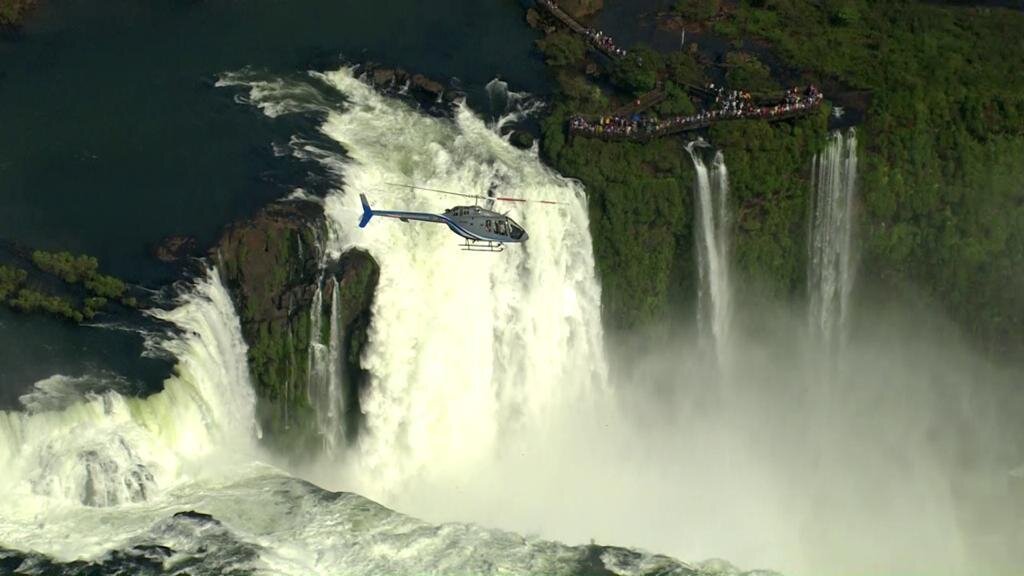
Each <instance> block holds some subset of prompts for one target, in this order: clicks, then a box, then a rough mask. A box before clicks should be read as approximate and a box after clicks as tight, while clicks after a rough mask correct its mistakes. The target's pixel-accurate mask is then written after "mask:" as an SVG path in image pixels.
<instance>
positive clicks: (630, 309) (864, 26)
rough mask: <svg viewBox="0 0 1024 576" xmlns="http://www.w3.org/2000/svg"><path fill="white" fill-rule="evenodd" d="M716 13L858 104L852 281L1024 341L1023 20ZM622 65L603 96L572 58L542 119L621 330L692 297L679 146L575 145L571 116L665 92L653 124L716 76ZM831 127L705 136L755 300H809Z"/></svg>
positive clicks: (741, 67) (756, 71)
mask: <svg viewBox="0 0 1024 576" xmlns="http://www.w3.org/2000/svg"><path fill="white" fill-rule="evenodd" d="M675 9H676V10H677V11H678V12H679V13H680V14H682V15H683V16H684V18H687V19H689V20H694V21H704V20H707V19H709V18H711V17H712V16H713V15H715V14H716V13H717V12H718V10H719V6H718V3H717V2H702V1H697V0H694V1H687V0H681V1H680V2H677V3H676V6H675ZM725 10H726V11H725V12H723V14H725V17H724V18H721V19H718V20H716V22H715V25H714V30H715V31H716V32H718V33H721V34H727V35H729V36H730V37H731V38H732V39H733V40H734V41H735V44H736V45H737V46H739V41H740V40H741V39H744V38H746V39H750V38H752V37H753V38H756V39H759V40H760V41H762V42H763V43H766V44H767V45H768V46H770V49H772V50H774V51H775V52H776V54H777V55H778V56H779V57H780V58H781V59H782V60H783V61H784V63H785V65H786V66H788V67H791V68H794V69H798V70H800V74H801V76H802V78H803V83H815V84H818V85H819V86H824V87H825V89H826V94H827V96H829V97H830V98H832V99H834V100H839V101H840V102H842V103H843V104H844V105H849V106H856V107H858V108H861V109H864V110H865V111H866V113H865V121H864V124H863V125H862V126H861V127H860V134H861V138H860V142H861V146H862V150H861V167H860V180H861V197H860V205H859V207H858V212H857V214H858V217H859V218H860V219H861V226H860V234H859V243H860V244H861V245H862V252H861V260H862V268H863V273H862V274H861V278H862V279H863V280H864V281H868V282H872V283H874V284H880V285H882V286H886V287H894V286H907V285H909V286H914V287H916V288H917V289H918V290H920V291H922V292H924V295H925V296H928V297H930V298H931V299H933V300H934V301H936V302H938V303H939V304H941V305H942V306H943V307H944V308H945V309H946V310H948V311H949V312H950V313H951V314H952V315H953V316H954V317H955V318H956V319H957V320H958V321H959V323H960V324H961V325H962V326H964V327H965V328H966V329H967V330H968V331H969V332H971V333H972V334H974V335H975V336H976V337H977V338H978V341H979V342H982V343H984V345H986V346H987V347H988V348H989V349H991V350H993V351H998V350H1004V351H1006V350H1020V349H1021V348H1022V347H1024V192H1022V187H1021V184H1020V183H1021V182H1022V181H1024V74H1021V70H1022V69H1024V58H1022V56H1021V53H1020V42H1019V39H1020V38H1021V37H1024V14H1021V13H1019V12H1016V11H1011V10H1005V9H980V8H959V7H948V6H939V5H933V4H927V3H924V2H917V1H911V0H901V1H898V2H880V1H874V0H823V1H822V2H804V1H802V0H744V1H741V2H740V3H739V5H738V6H736V7H734V8H727V9H725ZM631 56H637V57H636V58H632V57H631V58H627V59H624V60H622V61H621V62H618V63H614V64H612V65H611V66H610V67H609V69H607V70H605V71H604V73H605V77H606V78H607V79H608V80H610V81H611V83H612V85H613V86H614V87H615V88H617V89H618V90H617V91H607V90H601V89H599V88H598V84H596V83H593V82H591V80H590V78H588V76H584V75H583V74H581V73H580V69H579V68H580V67H579V63H578V62H577V63H570V64H565V65H563V66H562V67H560V72H558V74H559V103H558V105H556V106H554V107H553V108H552V113H551V115H550V117H549V118H548V119H547V120H546V121H545V123H544V125H543V142H542V151H543V152H544V154H545V156H546V158H547V159H548V160H549V161H550V162H551V163H552V164H553V165H554V166H555V168H557V169H558V170H560V171H562V172H563V173H565V174H567V175H570V176H573V177H578V178H580V179H581V180H582V181H583V182H584V183H585V184H586V186H587V190H588V192H589V194H590V198H591V228H592V233H593V238H594V247H595V257H596V259H597V267H598V270H599V272H600V273H601V278H602V283H603V286H604V305H605V306H604V310H605V314H606V320H608V321H609V326H610V327H613V328H629V327H632V326H638V325H642V324H645V323H647V322H650V321H652V320H653V319H655V318H657V317H658V315H659V313H660V311H661V310H663V309H665V308H666V307H667V306H669V305H671V304H672V303H673V302H676V301H686V300H687V299H688V298H691V297H692V294H691V295H687V294H685V291H686V290H689V289H690V288H691V283H692V281H693V279H692V269H691V268H692V263H690V262H689V260H691V259H692V254H691V246H690V244H691V239H690V238H689V235H690V234H692V228H691V226H692V223H691V217H690V215H689V209H690V201H691V200H690V196H691V192H690V188H691V186H692V184H691V179H692V170H691V169H690V166H689V160H688V158H686V156H685V151H683V150H682V147H681V142H680V141H678V140H676V141H674V142H673V141H666V142H651V143H648V144H634V143H617V144H616V143H606V142H595V141H591V140H589V139H586V138H576V139H573V140H569V139H568V138H567V137H566V134H565V130H564V120H565V119H566V118H567V117H568V116H569V115H570V114H571V113H574V112H580V113H587V114H594V113H607V112H609V111H611V110H614V109H616V108H618V107H619V106H622V105H623V104H625V103H626V102H628V101H629V100H632V99H633V98H635V97H637V96H638V95H639V94H641V93H643V92H644V91H646V90H649V89H651V88H652V87H654V86H657V85H660V86H661V87H662V88H663V89H664V91H665V94H666V99H665V100H664V101H662V102H661V103H659V104H658V105H657V106H655V107H654V108H653V109H652V111H651V112H652V113H654V114H655V115H661V116H665V115H673V114H679V113H686V112H688V111H689V109H690V107H691V106H694V105H695V104H696V103H695V102H694V101H693V100H692V99H690V98H688V97H687V96H686V94H685V93H684V88H685V87H686V86H687V85H700V84H703V83H704V82H705V81H706V77H705V75H704V71H703V70H702V69H701V66H700V65H699V64H698V63H697V61H696V60H695V59H694V58H693V57H692V56H691V55H690V54H687V53H683V52H675V53H672V54H667V55H662V54H657V53H655V52H653V51H650V50H648V49H645V48H643V47H639V48H635V49H634V50H632V51H631ZM723 64H724V68H725V72H726V82H727V85H728V86H729V87H730V88H734V89H744V90H748V91H750V92H754V93H755V94H766V93H773V92H777V91H779V90H780V89H781V88H783V86H780V84H779V83H778V81H777V80H776V78H775V77H774V75H773V73H772V71H771V70H770V69H769V68H768V67H767V66H765V64H764V63H763V62H762V61H760V60H759V59H758V58H757V57H756V56H755V55H754V54H752V53H750V52H741V51H733V52H730V53H727V54H726V55H725V58H724V63H723ZM826 130H827V122H826V111H824V110H823V112H822V114H821V115H818V116H815V117H813V118H805V119H803V120H800V121H796V122H784V123H779V124H769V123H767V122H760V121H742V122H724V123H720V124H718V125H716V126H715V127H713V128H712V129H711V130H710V134H709V136H710V138H711V140H712V142H713V144H714V145H715V146H716V147H718V148H720V149H722V150H723V153H724V154H725V156H726V160H727V163H728V166H729V169H730V176H731V179H732V189H733V201H734V202H735V206H734V207H733V208H734V214H735V215H736V240H735V242H734V244H733V249H734V252H735V265H736V268H737V271H738V272H739V273H740V275H741V277H742V278H743V283H742V284H743V285H744V286H747V287H749V288H746V290H747V294H746V295H745V296H747V297H754V298H760V297H765V296H771V297H782V298H785V297H787V296H794V295H798V294H799V293H800V292H801V291H802V290H803V287H804V285H805V281H804V276H805V267H806V262H805V259H806V217H807V207H808V194H809V193H810V191H811V183H810V167H811V159H812V158H813V156H814V154H815V153H816V152H818V151H819V150H820V149H821V147H822V145H823V142H824V137H825V132H826ZM755 287H756V288H755ZM680 291H683V292H682V293H681V292H680ZM754 292H757V293H756V294H755V293H754Z"/></svg>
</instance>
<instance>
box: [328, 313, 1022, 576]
mask: <svg viewBox="0 0 1024 576" xmlns="http://www.w3.org/2000/svg"><path fill="white" fill-rule="evenodd" d="M737 317H738V318H740V319H742V321H741V322H737V323H736V326H734V332H733V336H732V337H731V338H730V341H729V342H730V343H729V345H728V349H727V350H723V351H722V352H723V353H722V354H714V353H712V351H710V350H709V346H708V345H707V343H706V342H704V341H703V340H702V338H701V337H700V336H699V335H698V334H696V333H694V332H692V331H690V330H689V328H688V327H687V326H686V325H684V326H674V327H667V326H663V327H661V328H659V329H658V330H656V331H653V332H651V333H648V334H646V335H644V336H640V337H633V338H631V339H629V340H628V341H618V342H615V341H614V339H611V338H609V339H608V348H609V350H608V356H609V362H610V364H611V374H610V381H611V388H612V390H611V391H610V394H609V395H608V396H606V397H604V398H602V399H596V400H594V399H592V401H591V402H584V403H574V404H565V405H562V406H560V408H559V410H558V411H557V412H555V413H552V414H550V415H549V417H548V418H547V419H546V420H545V424H544V425H543V426H532V427H530V428H523V427H520V428H517V429H515V432H514V433H506V434H504V435H503V436H502V439H501V442H500V445H498V446H496V447H495V448H496V449H495V451H494V453H493V454H492V456H491V457H490V458H489V459H487V460H482V461H474V462H472V463H467V464H465V465H463V466H461V467H458V468H454V469H453V467H451V466H450V465H447V464H444V463H443V462H438V463H437V467H436V468H433V467H428V469H427V470H424V472H423V473H422V474H421V475H420V476H418V477H417V478H416V479H414V480H412V481H410V482H408V483H407V484H405V485H404V486H402V487H401V488H400V489H398V490H394V491H392V492H390V493H377V494H375V496H377V497H378V498H380V499H382V500H383V501H384V502H385V503H386V504H388V505H391V506H394V507H396V508H397V509H399V510H402V511H404V512H407V513H411V514H414V515H418V516H421V517H425V518H426V519H429V520H432V521H455V520H462V521H466V520H469V521H474V522H479V523H482V524H484V525H487V526H494V527H500V528H504V529H509V530H516V531H521V532H525V533H528V534H533V535H537V536H542V537H546V538H555V539H560V540H563V541H565V542H567V543H570V544H578V543H587V542H590V541H595V542H597V543H605V544H612V543H614V544H616V545H626V546H635V547H638V548H642V549H646V550H651V551H657V552H659V553H666V554H670V555H673V556H676V557H679V558H681V559H684V560H687V561H700V560H704V559H709V558H727V559H728V560H729V561H730V562H732V563H734V564H736V565H737V566H740V567H742V568H743V569H755V568H760V569H771V570H777V571H779V572H782V573H785V574H792V575H798V576H800V575H830V574H834V575H846V574H900V575H907V574H929V575H938V574H1011V573H1017V572H1018V570H1016V568H1018V567H1019V566H1021V565H1024V552H1022V551H1024V545H1022V544H1024V530H1022V529H1021V526H1022V522H1021V519H1022V515H1021V512H1022V511H1024V506H1022V502H1024V497H1022V496H1024V480H1022V479H1020V478H1016V477H1014V476H1013V475H1011V472H1012V471H1013V470H1014V469H1015V468H1016V467H1018V466H1019V465H1020V464H1021V463H1022V462H1024V456H1022V454H1024V452H1022V450H1021V448H1022V443H1021V440H1020V439H1021V438H1022V437H1024V436H1022V435H1021V422H1020V420H1019V418H1016V417H1015V416H1016V415H1017V414H1019V413H1020V408H1021V407H1022V406H1021V401H1020V400H1019V399H1018V398H1019V394H1018V392H1019V391H1018V390H1015V389H1014V388H1015V387H1016V386H1017V385H1019V383H1020V382H1021V378H1020V374H1021V373H1020V372H1019V371H1016V370H1013V369H1010V368H1008V367H1000V366H997V365H994V364H992V363H990V362H988V361H986V360H984V359H982V358H981V357H980V356H979V355H976V354H974V353H973V352H972V351H971V350H970V349H969V347H968V346H967V345H966V344H965V343H964V341H962V340H961V339H960V338H959V337H958V336H957V335H956V330H955V329H954V328H953V327H952V326H951V324H949V323H947V322H946V321H944V320H943V319H942V318H941V316H940V315H938V314H935V313H934V312H931V311H928V310H925V309H924V307H923V306H921V305H916V304H912V303H910V301H909V300H908V301H907V302H894V301H890V302H889V303H887V304H882V305H873V306H872V305H868V304H864V303H862V304H861V305H860V306H858V308H857V311H856V319H857V321H856V322H855V323H854V325H853V326H851V329H850V332H849V334H848V335H847V336H846V338H845V341H846V343H845V345H843V346H842V347H841V348H840V349H838V350H830V349H828V348H829V347H828V346H827V345H826V344H825V343H824V341H823V340H821V339H819V338H815V337H813V333H812V332H811V330H810V329H809V323H808V322H807V318H806V311H805V310H804V309H803V308H801V307H796V308H790V307H787V306H782V305H778V306H774V307H772V306H764V305H763V304H762V305H760V306H758V309H757V312H754V311H753V310H750V309H747V310H742V311H740V312H739V313H738V314H737ZM438 417H444V415H438ZM506 431H508V428H506ZM466 432H467V433H470V432H471V430H468V429H467V430H466ZM321 472H322V475H323V476H324V477H321V478H319V479H318V480H320V481H322V482H324V483H326V484H327V485H332V484H333V485H334V487H336V488H337V487H342V486H346V485H347V486H348V487H349V488H351V485H350V484H348V483H349V482H351V481H352V480H353V478H351V477H350V478H347V479H346V478H345V477H344V475H342V477H341V478H339V476H338V475H337V469H336V468H333V469H331V473H326V472H327V470H322V471H321ZM339 484H340V485H339ZM360 489H361V490H366V491H368V492H370V493H373V492H374V490H373V487H372V486H360Z"/></svg>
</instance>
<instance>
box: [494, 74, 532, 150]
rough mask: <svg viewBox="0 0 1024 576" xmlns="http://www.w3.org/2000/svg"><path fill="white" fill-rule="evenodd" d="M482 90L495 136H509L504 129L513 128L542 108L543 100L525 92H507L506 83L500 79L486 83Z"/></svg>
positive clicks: (508, 132)
mask: <svg viewBox="0 0 1024 576" xmlns="http://www.w3.org/2000/svg"><path fill="white" fill-rule="evenodd" d="M484 89H485V90H486V91H487V98H488V100H489V104H490V108H491V115H492V120H493V122H492V124H491V129H492V130H493V131H494V133H495V134H499V135H501V134H505V135H506V136H507V135H510V134H511V131H508V130H505V128H506V127H508V126H514V125H515V124H517V123H519V122H522V121H523V120H525V119H526V118H528V117H530V116H532V115H533V114H536V113H537V112H539V111H540V110H541V109H543V108H544V102H543V100H540V99H538V98H534V97H533V96H532V95H530V94H528V93H525V92H513V91H511V90H509V89H508V82H505V81H504V80H501V79H500V78H494V79H493V80H491V81H490V82H488V83H487V85H486V86H485V87H484Z"/></svg>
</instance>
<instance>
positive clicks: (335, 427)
mask: <svg viewBox="0 0 1024 576" xmlns="http://www.w3.org/2000/svg"><path fill="white" fill-rule="evenodd" d="M324 282H329V283H330V284H329V285H330V287H331V307H330V317H329V321H328V324H327V330H328V331H327V334H326V335H325V334H324V332H323V330H324V324H323V315H324V303H323V284H324ZM339 298H340V297H339V295H338V281H337V279H336V278H334V277H333V276H330V277H329V278H328V279H327V280H324V279H323V278H322V277H321V279H320V280H319V281H318V282H317V286H316V291H315V292H314V293H313V302H312V305H311V306H310V309H309V370H308V374H307V378H308V382H307V383H306V392H307V394H308V398H309V404H310V406H312V407H313V410H314V412H315V413H316V427H317V432H318V433H319V434H320V437H321V438H322V439H323V449H324V451H325V452H326V453H328V454H334V453H336V452H337V450H338V448H339V447H340V446H341V444H342V440H343V439H344V436H345V431H344V428H343V426H344V421H343V418H344V413H345V411H344V402H343V392H342V386H343V382H342V374H343V372H342V369H341V346H342V343H343V336H342V334H341V329H340V327H339V326H338V314H339V313H340V310H339V304H338V301H339ZM325 336H326V338H325ZM325 340H326V343H325V342H324V341H325Z"/></svg>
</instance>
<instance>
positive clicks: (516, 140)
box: [509, 130, 534, 150]
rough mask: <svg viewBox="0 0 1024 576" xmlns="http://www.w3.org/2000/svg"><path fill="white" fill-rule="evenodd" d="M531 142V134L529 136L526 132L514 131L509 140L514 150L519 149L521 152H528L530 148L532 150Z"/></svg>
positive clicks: (532, 139) (532, 138)
mask: <svg viewBox="0 0 1024 576" xmlns="http://www.w3.org/2000/svg"><path fill="white" fill-rule="evenodd" d="M533 141H534V137H533V134H530V133H529V132H527V131H526V130H516V131H515V132H513V133H512V136H511V137H510V138H509V142H511V143H512V145H513V146H515V147H516V148H521V149H523V150H529V149H530V148H533Z"/></svg>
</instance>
